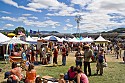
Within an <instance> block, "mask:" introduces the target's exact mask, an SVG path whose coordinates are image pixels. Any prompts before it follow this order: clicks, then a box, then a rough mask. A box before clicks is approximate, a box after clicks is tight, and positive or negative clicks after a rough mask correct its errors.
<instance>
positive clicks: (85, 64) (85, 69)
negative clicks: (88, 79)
mask: <svg viewBox="0 0 125 83" xmlns="http://www.w3.org/2000/svg"><path fill="white" fill-rule="evenodd" d="M87 67H88V72H89V76H91V67H90V62H85V61H84V73H85V74H86V75H87Z"/></svg>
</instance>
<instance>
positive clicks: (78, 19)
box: [75, 15, 82, 37]
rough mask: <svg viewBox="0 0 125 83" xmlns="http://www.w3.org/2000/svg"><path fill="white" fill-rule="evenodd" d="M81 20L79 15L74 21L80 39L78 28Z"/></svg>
mask: <svg viewBox="0 0 125 83" xmlns="http://www.w3.org/2000/svg"><path fill="white" fill-rule="evenodd" d="M81 19H82V18H81V16H80V15H77V16H75V21H76V23H77V32H76V33H78V37H80V28H79V26H80V21H81Z"/></svg>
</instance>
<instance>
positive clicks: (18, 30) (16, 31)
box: [13, 27, 26, 35]
mask: <svg viewBox="0 0 125 83" xmlns="http://www.w3.org/2000/svg"><path fill="white" fill-rule="evenodd" d="M18 32H22V33H24V34H25V32H26V31H25V29H24V28H23V27H17V28H16V29H15V30H14V31H13V33H15V34H16V35H18Z"/></svg>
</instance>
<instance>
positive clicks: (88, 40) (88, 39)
mask: <svg viewBox="0 0 125 83" xmlns="http://www.w3.org/2000/svg"><path fill="white" fill-rule="evenodd" d="M93 41H94V40H93V39H92V38H91V37H89V38H88V37H86V38H83V39H82V40H81V42H93Z"/></svg>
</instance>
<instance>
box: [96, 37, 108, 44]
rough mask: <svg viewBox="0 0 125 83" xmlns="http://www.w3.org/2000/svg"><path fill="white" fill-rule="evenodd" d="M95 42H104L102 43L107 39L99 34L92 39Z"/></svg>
mask: <svg viewBox="0 0 125 83" xmlns="http://www.w3.org/2000/svg"><path fill="white" fill-rule="evenodd" d="M94 41H95V42H102V43H103V42H104V43H106V42H108V40H106V39H104V38H103V37H102V36H101V35H100V36H99V37H98V38H97V39H96V40H94Z"/></svg>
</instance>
